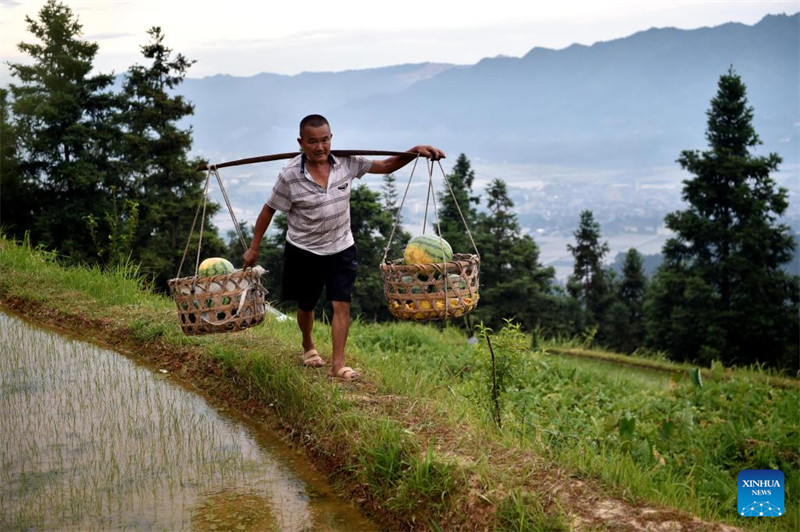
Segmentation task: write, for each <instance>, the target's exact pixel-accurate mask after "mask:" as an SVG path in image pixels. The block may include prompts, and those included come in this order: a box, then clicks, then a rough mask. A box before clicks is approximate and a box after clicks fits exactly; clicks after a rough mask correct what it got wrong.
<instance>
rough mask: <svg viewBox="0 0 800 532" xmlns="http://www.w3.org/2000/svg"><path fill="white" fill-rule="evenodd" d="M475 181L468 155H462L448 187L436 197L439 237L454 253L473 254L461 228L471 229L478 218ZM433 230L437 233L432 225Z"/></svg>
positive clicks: (471, 247) (451, 175)
mask: <svg viewBox="0 0 800 532" xmlns="http://www.w3.org/2000/svg"><path fill="white" fill-rule="evenodd" d="M474 181H475V172H474V170H472V165H471V163H470V162H469V159H467V156H466V155H464V154H463V153H462V154H461V155H459V156H458V159H457V160H456V164H455V166H454V167H453V170H452V173H450V174H449V175H448V176H447V182H448V183H449V185H450V187H449V188H448V187H447V185H444V188H443V189H442V190H441V191H440V192H439V193H438V195H437V199H438V202H439V205H438V216H439V225H440V227H441V235H440V236H442V238H444V239H445V240H447V241H448V242H449V243H450V246H451V247H452V248H453V252H455V253H474V249H473V246H472V242H471V241H470V239H469V236H468V235H467V232H466V230H465V228H464V223H465V222H466V224H467V227H468V228H469V229H470V230H473V228H474V227H475V225H476V223H477V219H478V213H477V209H476V207H475V206H476V205H478V202H479V198H478V197H477V196H473V195H472V184H473V182H474ZM450 189H452V194H451V191H450ZM459 209H460V211H461V212H460V213H459ZM462 215H463V220H462ZM431 218H432V217H431ZM429 221H430V220H429ZM431 223H433V221H431ZM434 230H435V231H436V232H437V234H439V232H438V230H437V229H436V227H435V225H434Z"/></svg>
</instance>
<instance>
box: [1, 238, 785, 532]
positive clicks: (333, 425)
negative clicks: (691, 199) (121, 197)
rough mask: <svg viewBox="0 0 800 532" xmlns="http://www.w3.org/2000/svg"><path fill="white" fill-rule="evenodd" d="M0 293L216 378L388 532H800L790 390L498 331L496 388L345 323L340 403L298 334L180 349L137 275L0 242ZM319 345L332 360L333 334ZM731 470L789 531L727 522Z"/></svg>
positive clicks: (439, 334)
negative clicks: (677, 524) (674, 530)
mask: <svg viewBox="0 0 800 532" xmlns="http://www.w3.org/2000/svg"><path fill="white" fill-rule="evenodd" d="M0 279H2V280H1V281H0V299H2V300H6V301H9V300H11V299H15V298H16V299H19V300H22V301H25V302H27V303H29V304H31V305H33V306H34V307H35V308H36V309H45V310H47V309H50V310H54V311H58V312H59V314H58V315H59V316H62V315H69V316H82V317H86V318H88V319H90V320H92V322H93V323H95V324H98V323H99V324H101V325H102V324H105V325H107V326H108V327H110V328H112V329H114V330H117V331H120V330H121V331H124V332H125V333H126V334H128V335H129V336H130V337H131V338H132V339H133V340H134V341H135V342H137V343H139V344H141V345H142V346H152V345H153V344H157V345H158V346H161V347H162V348H164V349H166V350H174V351H176V352H184V351H186V350H189V351H191V352H192V353H196V354H197V355H196V356H198V357H199V358H200V359H202V360H205V361H207V362H208V361H210V363H211V364H212V365H213V367H216V368H219V372H220V375H221V378H222V379H223V380H226V381H228V382H232V383H234V385H233V386H232V388H231V389H232V390H236V391H237V393H240V394H242V395H243V396H244V397H245V398H250V399H254V400H256V401H258V402H259V404H263V405H270V408H269V410H270V411H271V412H272V413H273V414H274V415H275V417H276V418H277V419H278V423H279V424H280V425H281V426H282V427H283V428H284V430H286V431H287V432H288V434H289V435H290V437H291V439H292V441H293V442H295V444H296V445H298V446H299V447H300V446H302V447H305V448H306V449H307V450H308V453H309V456H310V457H311V459H312V460H314V461H315V462H317V463H318V465H319V467H320V468H321V469H323V470H324V471H326V472H327V473H328V474H329V476H330V478H332V479H333V480H334V481H335V482H336V483H338V484H339V485H340V487H341V488H340V489H341V490H342V491H345V492H348V493H353V494H355V495H356V496H357V497H358V498H360V499H362V500H364V501H367V502H365V504H366V505H367V506H368V507H370V508H372V510H373V511H374V512H375V513H376V515H378V516H379V517H380V519H382V520H383V521H385V523H386V524H387V527H390V528H408V527H415V528H421V529H431V530H435V529H449V528H481V527H488V528H491V529H497V530H559V529H570V528H572V526H573V524H574V523H575V522H576V519H577V520H579V521H580V522H582V523H584V525H583V527H584V528H587V529H604V528H605V526H606V524H605V519H603V518H602V517H601V516H599V515H598V514H597V513H596V512H595V509H594V508H593V505H592V504H585V503H582V502H581V501H583V500H592V501H597V500H605V499H613V500H615V501H617V502H619V503H620V504H627V505H629V507H630V508H633V509H635V508H638V507H643V506H666V507H668V508H675V509H680V510H685V511H688V512H691V513H693V514H696V515H698V516H700V517H701V518H703V519H706V520H709V521H721V522H725V523H730V524H734V525H736V526H740V527H742V528H745V529H753V530H795V529H800V518H798V515H797V511H796V509H797V508H798V507H799V506H798V500H799V499H798V495H797V494H798V493H800V477H799V476H798V471H800V453H799V452H798V451H800V450H799V449H798V444H797V442H798V436H799V434H800V432H799V431H798V421H799V420H800V410H798V409H799V408H800V407H798V405H800V392H799V391H798V390H799V388H798V386H797V381H796V380H793V379H785V378H780V377H778V376H774V375H771V374H769V372H766V371H763V370H762V369H761V368H743V369H739V370H734V369H731V368H722V367H721V366H715V367H713V368H704V371H703V377H704V384H703V386H702V387H698V386H697V385H696V384H694V383H693V382H692V380H691V379H690V378H688V371H689V370H690V369H692V368H691V367H690V366H685V365H675V364H671V363H669V362H667V361H665V360H658V359H651V358H642V357H625V356H623V355H617V354H613V353H603V352H596V351H592V350H590V349H587V348H586V347H585V346H582V345H575V343H574V342H573V343H570V342H561V343H559V344H554V343H552V342H547V341H542V340H541V339H537V340H536V343H537V346H538V347H537V349H536V350H531V338H530V337H529V336H528V335H525V334H523V333H522V332H521V331H519V329H518V328H517V327H516V326H514V325H513V324H509V325H507V326H506V327H504V328H503V329H502V330H499V331H494V332H490V331H487V332H486V334H487V335H490V338H491V342H492V344H493V348H494V351H495V354H496V367H495V379H492V365H491V363H490V359H491V357H490V354H489V351H488V347H487V342H486V338H485V337H483V338H481V341H480V342H478V343H477V344H469V343H467V341H466V336H465V335H464V333H463V331H460V330H458V329H456V328H451V327H435V326H426V325H420V324H416V323H402V322H394V323H388V324H368V323H363V322H359V321H355V322H354V323H353V325H352V327H351V335H350V340H349V343H348V357H349V358H348V363H349V364H351V365H354V366H358V367H361V368H362V369H363V370H364V374H365V382H362V383H356V384H341V385H339V384H336V383H334V382H332V381H331V380H329V379H327V378H326V377H325V376H324V375H325V373H324V371H325V370H324V369H323V370H308V369H306V368H302V367H300V366H299V364H297V356H298V355H299V333H298V331H297V328H296V325H295V324H294V322H293V320H287V321H285V322H278V321H276V320H272V319H269V318H268V319H267V320H266V321H265V323H264V324H262V325H260V326H259V327H256V328H253V329H249V330H247V331H243V332H239V333H235V334H226V335H211V336H206V337H186V336H183V335H182V334H181V333H180V329H179V327H178V324H177V319H176V313H175V309H174V303H172V301H170V300H169V299H167V298H165V297H163V296H159V295H156V294H152V293H150V292H148V291H147V290H146V289H144V283H142V282H141V280H140V279H139V278H138V277H137V275H136V272H135V270H134V269H132V268H122V269H120V270H118V271H112V272H99V271H97V270H93V269H85V268H84V269H82V268H65V267H63V266H61V265H60V264H59V263H58V261H57V259H56V258H55V257H53V256H52V255H48V254H46V253H42V252H39V251H36V250H31V249H30V247H29V246H27V245H25V244H24V243H23V244H22V245H20V244H16V243H11V242H7V241H0ZM100 329H102V327H100ZM101 332H102V331H100V332H95V334H100V333H101ZM315 333H316V336H317V345H318V346H319V347H321V348H322V354H323V357H328V356H329V352H326V347H327V346H329V345H330V332H329V328H328V327H326V326H323V325H322V324H317V327H316V331H315ZM566 353H571V354H572V355H580V357H583V358H580V357H575V356H564V354H566ZM586 357H590V358H591V360H587V359H586ZM196 363H197V364H200V363H201V362H196ZM632 364H634V365H632ZM637 365H638V366H646V367H642V368H641V369H639V368H637ZM493 383H496V385H495V386H494V387H493ZM495 398H496V400H495ZM497 415H499V420H500V423H499V425H498V424H497V423H496V421H495V420H496V419H497V417H496V416H497ZM742 469H781V470H782V471H783V472H784V474H785V475H786V484H787V485H786V497H787V507H788V508H789V513H788V514H787V515H786V516H784V517H782V518H776V519H770V520H754V519H747V518H741V517H739V516H738V514H737V513H736V475H737V474H738V472H739V471H740V470H742ZM576 479H580V483H578V482H576ZM629 513H630V514H631V515H634V514H635V512H629ZM674 518H675V516H674V515H673V514H672V513H671V514H669V519H674ZM686 518H687V519H688V517H686ZM665 519H667V518H666V517H665Z"/></svg>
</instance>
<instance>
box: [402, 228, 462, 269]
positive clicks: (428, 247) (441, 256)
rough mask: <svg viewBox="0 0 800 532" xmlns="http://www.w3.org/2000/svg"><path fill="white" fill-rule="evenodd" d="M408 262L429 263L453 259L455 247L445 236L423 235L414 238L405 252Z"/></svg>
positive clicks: (404, 256) (404, 257)
mask: <svg viewBox="0 0 800 532" xmlns="http://www.w3.org/2000/svg"><path fill="white" fill-rule="evenodd" d="M403 259H405V261H406V264H427V263H431V262H449V261H451V260H453V248H451V247H450V244H449V243H448V242H447V240H445V239H444V238H441V237H438V236H436V235H421V236H415V237H414V238H412V239H411V240H410V241H409V242H408V245H406V249H405V251H404V252H403Z"/></svg>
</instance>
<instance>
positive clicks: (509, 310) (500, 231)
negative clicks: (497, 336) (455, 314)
mask: <svg viewBox="0 0 800 532" xmlns="http://www.w3.org/2000/svg"><path fill="white" fill-rule="evenodd" d="M486 198H487V206H488V209H489V211H488V213H481V214H480V215H479V216H478V224H477V227H476V229H477V231H476V234H475V239H476V241H477V243H478V245H479V250H481V251H482V255H481V257H482V258H481V266H480V267H481V275H480V282H481V300H480V301H481V302H480V305H479V306H478V311H476V317H477V318H478V319H480V320H482V321H484V323H485V324H487V325H490V326H500V325H502V323H503V320H504V319H515V320H516V321H518V322H520V323H521V324H522V325H524V326H525V327H526V328H527V329H529V330H532V329H533V328H535V327H537V326H542V327H545V328H547V329H549V330H552V329H554V328H556V327H555V324H556V321H558V319H559V318H558V317H557V314H554V313H553V312H552V310H553V301H551V298H552V296H553V288H552V283H553V280H554V278H555V270H554V269H553V268H552V267H545V266H543V265H542V264H541V263H540V262H539V246H537V245H536V242H535V241H534V240H533V238H531V236H530V235H527V234H523V233H522V229H521V228H520V226H519V222H518V221H517V215H516V213H514V211H513V207H514V202H513V201H512V200H511V198H510V197H509V195H508V187H507V186H506V183H505V181H503V180H502V179H494V180H493V181H492V182H491V183H490V184H489V186H488V187H487V189H486Z"/></svg>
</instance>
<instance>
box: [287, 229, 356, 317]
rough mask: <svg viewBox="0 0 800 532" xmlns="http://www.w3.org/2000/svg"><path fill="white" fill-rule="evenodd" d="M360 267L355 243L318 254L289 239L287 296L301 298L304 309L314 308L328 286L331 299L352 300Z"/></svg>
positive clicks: (299, 305) (291, 299) (327, 294)
mask: <svg viewBox="0 0 800 532" xmlns="http://www.w3.org/2000/svg"><path fill="white" fill-rule="evenodd" d="M357 269H358V252H357V250H356V246H355V244H353V245H352V246H350V247H349V248H347V249H345V250H344V251H340V252H339V253H335V254H333V255H317V254H315V253H311V252H310V251H306V250H304V249H300V248H298V247H297V246H293V245H291V244H290V243H288V242H286V247H285V248H284V250H283V283H282V285H283V286H282V288H283V299H285V300H289V301H297V306H298V307H300V310H304V311H309V310H313V309H314V307H315V306H316V305H317V300H318V299H319V296H320V294H321V293H322V287H323V286H324V287H325V295H326V297H327V298H328V301H347V302H350V298H351V296H352V295H353V288H354V286H355V281H356V270H357Z"/></svg>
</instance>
